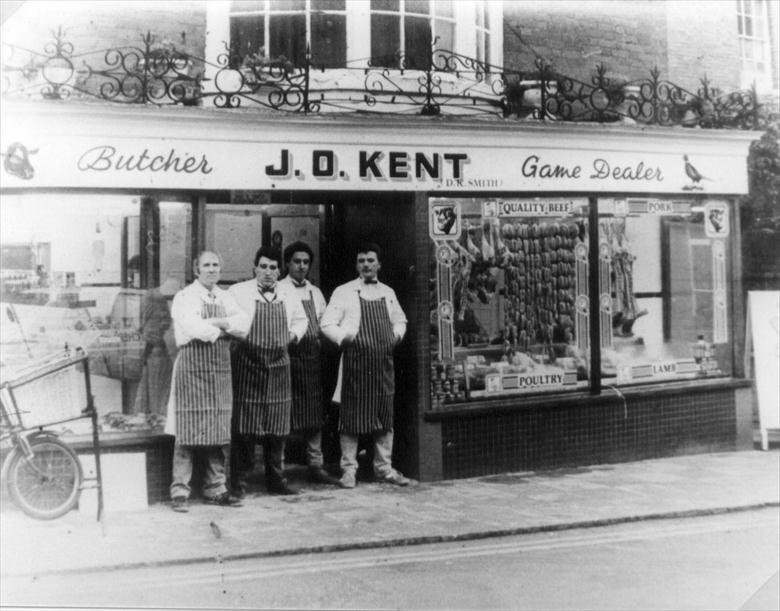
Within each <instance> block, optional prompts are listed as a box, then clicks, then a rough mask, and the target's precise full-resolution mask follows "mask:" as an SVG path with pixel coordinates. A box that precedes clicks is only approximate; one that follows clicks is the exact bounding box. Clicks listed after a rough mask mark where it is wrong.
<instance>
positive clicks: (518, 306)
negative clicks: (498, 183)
mask: <svg viewBox="0 0 780 611" xmlns="http://www.w3.org/2000/svg"><path fill="white" fill-rule="evenodd" d="M429 217H430V218H429V234H430V237H431V245H432V251H433V253H432V254H433V257H432V261H433V269H432V270H431V272H432V274H431V277H432V282H431V289H430V315H431V347H432V351H433V354H432V360H431V362H432V364H431V398H432V406H433V408H434V409H437V408H440V407H441V406H442V405H444V404H448V403H458V402H463V401H470V400H481V399H490V398H494V397H502V396H511V395H518V394H529V393H540V392H562V391H566V390H574V389H577V388H584V387H587V386H588V380H589V373H588V368H589V366H588V362H589V352H588V345H589V322H588V301H589V297H588V275H589V270H588V201H587V198H509V199H480V198H432V199H430V200H429Z"/></svg>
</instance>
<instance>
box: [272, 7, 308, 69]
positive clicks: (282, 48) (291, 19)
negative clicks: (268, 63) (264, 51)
mask: <svg viewBox="0 0 780 611" xmlns="http://www.w3.org/2000/svg"><path fill="white" fill-rule="evenodd" d="M270 20H271V21H270V22H269V25H270V32H271V44H270V49H268V55H269V57H270V58H271V59H280V58H281V57H282V56H284V58H285V59H287V60H289V61H291V62H292V63H293V64H294V65H295V66H296V67H300V66H303V65H304V64H305V60H306V57H305V55H306V17H305V16H304V15H278V16H273V17H270Z"/></svg>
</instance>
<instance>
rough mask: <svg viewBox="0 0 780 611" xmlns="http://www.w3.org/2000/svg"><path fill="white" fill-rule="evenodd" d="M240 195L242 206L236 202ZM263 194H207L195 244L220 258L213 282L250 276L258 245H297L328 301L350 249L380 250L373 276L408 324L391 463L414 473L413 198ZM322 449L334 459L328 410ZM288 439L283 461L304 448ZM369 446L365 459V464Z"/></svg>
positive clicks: (332, 371) (334, 360)
mask: <svg viewBox="0 0 780 611" xmlns="http://www.w3.org/2000/svg"><path fill="white" fill-rule="evenodd" d="M239 195H240V199H241V201H238V199H239ZM271 195H272V197H271V198H270V201H269V198H268V197H267V194H265V193H262V194H256V193H250V194H236V193H233V194H231V195H230V196H227V194H223V195H221V196H219V197H217V196H216V194H215V197H209V198H208V199H207V202H206V204H205V207H204V208H202V210H203V216H202V221H201V227H202V231H201V233H200V239H199V244H198V245H197V248H195V249H194V250H195V251H196V252H197V251H199V250H201V249H202V248H206V249H210V250H215V251H217V252H219V254H220V255H221V256H222V258H223V272H222V278H221V281H220V285H222V286H223V287H224V288H227V287H228V286H229V285H231V284H233V283H235V282H240V281H242V280H246V279H248V278H251V277H252V274H253V271H252V267H253V259H254V255H255V252H256V251H257V249H258V248H259V247H260V246H261V245H265V244H270V245H272V246H274V247H275V248H278V249H279V250H280V252H282V251H283V249H284V248H285V247H286V246H287V245H289V244H290V243H292V242H294V241H296V240H302V241H304V242H306V243H307V244H309V245H310V246H311V247H312V249H313V250H314V253H315V257H314V265H313V266H312V271H311V274H310V279H311V280H312V281H313V282H314V283H315V284H317V285H318V286H319V287H320V288H321V289H322V291H323V293H324V294H325V297H326V298H329V297H330V295H331V294H332V292H333V290H334V289H335V288H336V287H337V286H338V285H340V284H343V283H344V282H347V281H349V280H353V279H354V278H356V277H357V270H356V267H355V264H356V261H355V249H356V248H357V246H358V244H359V243H360V242H362V241H371V242H375V243H377V244H378V245H379V247H380V248H381V249H382V251H383V257H382V269H381V271H380V274H379V278H380V280H381V281H382V282H384V283H386V284H388V285H390V286H391V287H392V288H393V289H394V290H395V292H396V294H397V296H398V299H399V301H400V303H401V306H402V307H403V309H404V312H405V313H406V316H407V318H408V319H409V328H408V331H407V339H406V340H405V341H404V342H403V343H402V344H401V345H400V346H399V348H398V351H397V352H396V358H395V364H396V400H395V431H396V442H395V462H396V465H397V466H398V468H399V469H401V470H405V471H406V472H410V473H411V472H413V470H414V468H415V467H414V463H415V459H414V458H413V456H412V455H411V454H410V452H409V449H410V448H413V447H415V444H414V443H413V438H412V435H413V433H414V430H415V427H414V414H415V413H416V411H415V409H414V406H415V402H416V396H417V394H416V390H417V385H416V384H417V383H416V361H415V350H414V345H415V341H414V339H415V338H414V324H413V316H414V312H415V291H414V262H415V253H414V241H413V236H414V195H413V194H406V193H379V194H374V193H372V194H369V195H366V194H363V193H336V194H334V193H322V192H299V193H292V192H284V193H273V194H271ZM323 362H324V367H325V371H324V387H325V388H324V390H325V396H326V397H327V398H328V399H329V398H330V397H331V396H332V394H333V389H334V388H335V384H336V376H337V371H338V350H337V349H336V348H335V347H334V346H332V345H328V342H325V345H324V358H323ZM328 410H329V411H328V413H329V418H328V423H327V424H326V430H325V436H324V437H325V438H324V441H323V446H324V447H323V449H324V451H325V454H326V461H327V460H330V461H331V462H333V461H335V462H337V461H338V455H339V450H338V432H337V422H338V414H337V411H336V408H335V406H332V405H329V406H328ZM299 445H300V444H298V443H297V441H296V439H295V438H293V439H291V440H290V443H289V444H288V446H289V449H288V461H290V462H293V463H296V462H300V461H302V460H303V448H302V447H299ZM368 453H370V448H367V455H364V458H363V462H365V461H368V460H369V459H370V456H369V455H368Z"/></svg>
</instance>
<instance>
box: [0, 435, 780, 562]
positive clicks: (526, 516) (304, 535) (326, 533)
mask: <svg viewBox="0 0 780 611" xmlns="http://www.w3.org/2000/svg"><path fill="white" fill-rule="evenodd" d="M767 506H774V507H778V513H779V515H780V452H778V451H777V450H776V449H773V450H770V451H768V452H761V451H749V452H726V453H719V454H698V455H692V456H679V457H672V458H664V459H654V460H644V461H637V462H632V463H621V464H616V465H599V466H595V467H589V468H577V469H561V470H557V471H548V472H538V473H528V472H523V473H508V474H502V475H491V476H486V477H479V478H469V479H460V480H451V481H447V482H433V483H415V484H414V485H412V486H409V487H406V488H399V487H395V486H388V485H385V484H376V483H364V482H359V483H358V486H357V487H356V488H355V489H352V490H341V489H336V488H329V487H325V486H312V485H309V486H304V488H303V490H302V493H301V494H300V495H298V496H294V497H280V496H269V495H266V494H264V493H254V494H250V495H249V496H248V497H247V499H246V500H245V503H244V506H243V507H239V508H224V507H214V506H210V505H203V504H200V503H198V502H197V501H193V502H192V503H191V506H190V512H189V513H187V514H179V513H174V512H173V511H171V510H170V507H169V506H168V505H167V504H159V505H152V506H150V507H149V508H148V509H144V510H139V511H133V512H118V511H111V512H107V513H106V515H105V517H104V519H103V521H102V522H101V523H99V522H97V521H96V520H95V516H94V514H93V513H92V512H89V513H87V512H79V511H73V512H71V513H69V514H67V515H65V516H63V517H62V518H60V519H58V520H54V521H49V522H46V521H38V520H34V519H31V518H29V517H27V516H26V515H24V514H23V513H21V512H20V511H18V510H17V509H15V508H14V507H13V506H8V503H7V502H4V504H3V507H2V511H0V575H4V576H5V575H9V576H22V575H27V576H37V575H44V574H52V573H68V572H75V573H78V572H84V571H92V570H96V569H120V568H126V567H139V566H165V565H171V564H185V563H189V562H228V561H230V560H231V559H240V558H250V557H262V556H278V555H292V554H304V553H316V552H321V551H334V550H346V549H352V548H369V547H386V546H393V545H412V544H415V543H433V542H437V541H453V540H466V539H476V538H482V537H489V536H499V535H510V534H522V533H524V532H539V531H544V530H560V529H565V528H575V527H582V526H584V525H591V526H599V525H606V524H615V523H620V522H631V521H638V520H646V519H659V518H663V517H670V518H671V517H680V516H695V515H708V514H711V513H718V512H726V511H740V510H746V509H751V508H757V507H767Z"/></svg>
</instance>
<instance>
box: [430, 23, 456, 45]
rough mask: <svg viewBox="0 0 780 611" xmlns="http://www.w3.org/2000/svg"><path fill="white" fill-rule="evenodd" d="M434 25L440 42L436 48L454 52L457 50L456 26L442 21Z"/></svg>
mask: <svg viewBox="0 0 780 611" xmlns="http://www.w3.org/2000/svg"><path fill="white" fill-rule="evenodd" d="M434 24H435V27H436V36H438V38H439V41H438V42H437V43H436V48H437V49H444V50H446V51H453V50H454V49H455V24H454V23H451V22H449V21H442V20H440V19H437V20H436V21H435V22H434Z"/></svg>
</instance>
